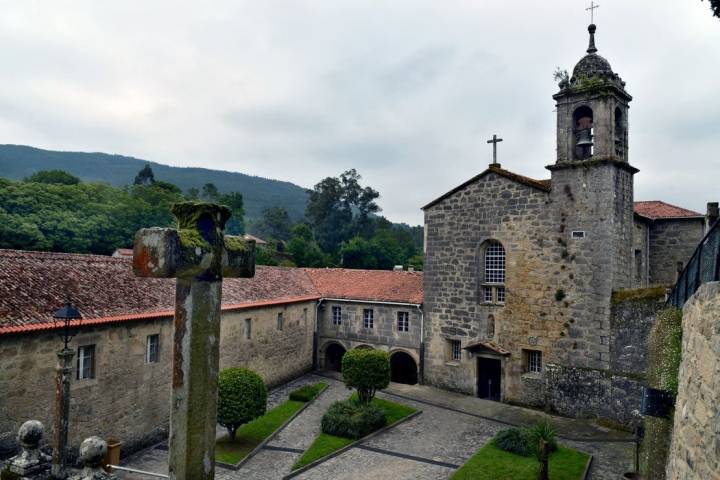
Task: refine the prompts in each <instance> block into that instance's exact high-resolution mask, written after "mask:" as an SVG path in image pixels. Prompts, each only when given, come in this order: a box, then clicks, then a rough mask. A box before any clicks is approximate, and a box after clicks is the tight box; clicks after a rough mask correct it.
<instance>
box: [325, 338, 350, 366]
mask: <svg viewBox="0 0 720 480" xmlns="http://www.w3.org/2000/svg"><path fill="white" fill-rule="evenodd" d="M345 352H346V350H345V347H343V346H342V345H340V344H339V343H331V344H330V345H328V346H327V347H326V348H325V369H326V370H332V371H333V372H341V371H342V358H343V355H345Z"/></svg>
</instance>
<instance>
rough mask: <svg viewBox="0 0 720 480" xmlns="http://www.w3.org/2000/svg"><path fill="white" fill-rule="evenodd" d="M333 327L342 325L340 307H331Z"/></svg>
mask: <svg viewBox="0 0 720 480" xmlns="http://www.w3.org/2000/svg"><path fill="white" fill-rule="evenodd" d="M332 322H333V325H342V309H341V308H340V307H332Z"/></svg>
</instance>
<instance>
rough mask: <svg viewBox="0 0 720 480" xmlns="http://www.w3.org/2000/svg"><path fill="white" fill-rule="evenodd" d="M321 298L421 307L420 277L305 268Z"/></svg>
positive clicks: (407, 273) (375, 271)
mask: <svg viewBox="0 0 720 480" xmlns="http://www.w3.org/2000/svg"><path fill="white" fill-rule="evenodd" d="M305 271H306V272H307V273H308V275H309V276H310V278H311V279H312V282H313V283H314V284H315V287H316V288H317V289H318V291H319V293H320V295H321V296H322V297H323V298H339V299H346V300H367V301H371V302H372V301H376V302H377V301H380V302H396V303H412V304H416V305H420V304H422V303H423V274H422V273H421V272H405V271H390V270H351V269H346V268H306V269H305Z"/></svg>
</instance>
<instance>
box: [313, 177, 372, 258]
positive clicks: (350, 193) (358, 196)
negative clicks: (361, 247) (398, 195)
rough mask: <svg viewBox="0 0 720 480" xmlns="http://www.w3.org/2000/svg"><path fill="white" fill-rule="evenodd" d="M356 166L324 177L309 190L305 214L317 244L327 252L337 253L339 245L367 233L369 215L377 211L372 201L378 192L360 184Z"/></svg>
mask: <svg viewBox="0 0 720 480" xmlns="http://www.w3.org/2000/svg"><path fill="white" fill-rule="evenodd" d="M361 179H362V177H361V176H360V174H358V173H357V171H356V170H355V169H351V170H348V171H346V172H343V173H342V174H340V176H339V177H327V178H325V179H323V180H321V181H320V182H319V183H318V184H316V185H315V187H313V189H312V190H309V191H308V195H309V198H308V205H307V209H306V216H307V217H308V219H309V220H310V223H311V225H312V227H313V232H314V233H315V237H316V238H317V241H318V243H319V245H320V246H321V247H322V249H323V250H325V251H326V252H333V253H334V252H337V250H338V248H339V247H340V244H341V243H342V242H343V241H346V240H348V239H350V238H352V237H354V236H355V235H358V234H362V233H366V230H367V229H368V227H369V224H370V222H371V220H370V215H371V214H373V213H377V212H379V211H380V207H379V206H378V205H377V203H375V200H376V199H377V198H378V197H379V196H380V194H379V193H378V192H377V191H376V190H374V189H372V188H371V187H362V186H361V185H360V180H361Z"/></svg>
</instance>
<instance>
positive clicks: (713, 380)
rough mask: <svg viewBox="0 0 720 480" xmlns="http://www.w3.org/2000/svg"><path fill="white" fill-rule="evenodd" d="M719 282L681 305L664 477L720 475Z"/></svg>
mask: <svg viewBox="0 0 720 480" xmlns="http://www.w3.org/2000/svg"><path fill="white" fill-rule="evenodd" d="M719 318H720V282H715V283H708V284H705V285H703V286H702V287H700V289H699V290H698V291H697V292H696V293H695V295H693V296H692V297H691V298H690V300H689V301H688V303H686V304H685V308H684V309H683V340H682V342H683V345H682V352H683V354H682V363H681V365H680V373H679V385H678V397H677V401H676V403H675V422H674V428H673V434H672V444H671V447H670V448H671V450H670V456H669V460H668V467H667V478H668V479H677V480H693V479H697V480H700V479H702V480H706V479H707V480H717V479H720V321H718V319H719Z"/></svg>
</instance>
